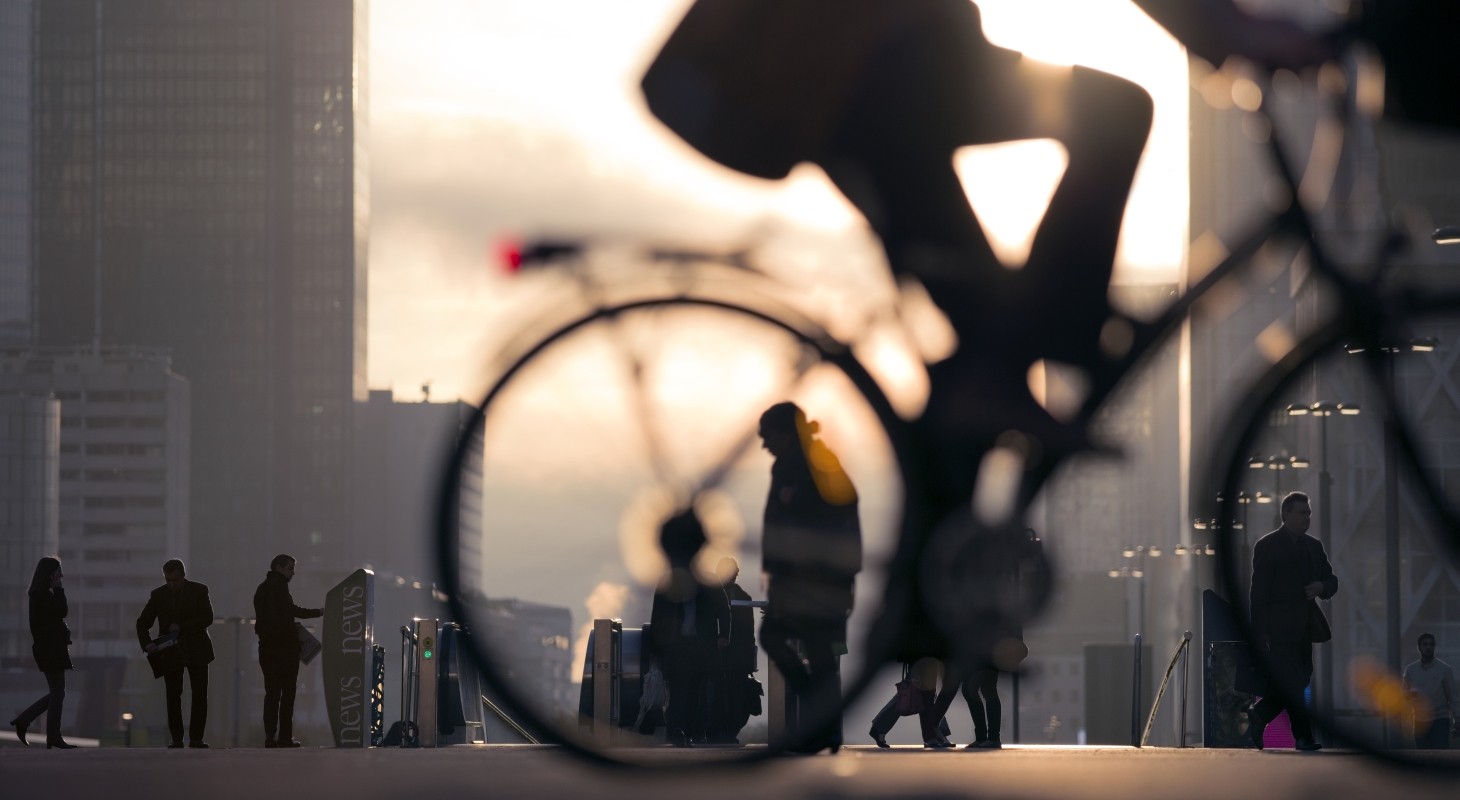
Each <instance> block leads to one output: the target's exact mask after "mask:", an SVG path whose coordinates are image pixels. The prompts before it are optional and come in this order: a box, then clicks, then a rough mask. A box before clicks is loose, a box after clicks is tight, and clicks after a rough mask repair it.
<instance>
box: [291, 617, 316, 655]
mask: <svg viewBox="0 0 1460 800" xmlns="http://www.w3.org/2000/svg"><path fill="white" fill-rule="evenodd" d="M294 630H295V632H297V633H298V634H299V663H301V664H308V663H309V662H311V661H313V660H314V657H315V656H317V655H319V651H320V650H321V649H323V645H321V644H320V643H319V640H318V639H316V638H314V634H312V633H310V632H309V629H308V628H306V627H304V623H302V622H296V623H294Z"/></svg>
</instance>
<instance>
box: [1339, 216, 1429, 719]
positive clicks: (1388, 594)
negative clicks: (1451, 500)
mask: <svg viewBox="0 0 1460 800" xmlns="http://www.w3.org/2000/svg"><path fill="white" fill-rule="evenodd" d="M1436 233H1439V232H1438V231H1437V232H1436ZM1435 241H1437V242H1439V241H1440V239H1439V238H1438V237H1436V240H1435ZM1437 346H1439V340H1438V339H1434V338H1416V339H1408V340H1402V341H1394V342H1386V343H1384V344H1380V345H1379V346H1377V347H1376V348H1374V351H1375V353H1378V354H1380V355H1381V357H1383V358H1384V385H1385V387H1386V388H1387V389H1388V390H1389V391H1390V392H1393V391H1394V380H1395V375H1394V358H1395V356H1397V355H1399V354H1400V353H1430V352H1434V350H1435V348H1436V347H1437ZM1344 349H1345V350H1346V351H1348V353H1349V354H1350V355H1358V354H1360V353H1366V352H1368V348H1366V347H1364V346H1363V345H1362V344H1351V345H1348V346H1346V347H1345V348H1344ZM1392 406H1393V403H1387V404H1386V406H1385V413H1384V603H1385V606H1386V609H1385V623H1386V625H1385V627H1386V628H1387V630H1386V631H1385V637H1384V638H1385V648H1384V649H1385V656H1386V658H1385V661H1386V663H1387V664H1388V666H1389V669H1390V670H1393V672H1394V674H1395V675H1398V674H1399V673H1400V672H1401V671H1402V670H1403V669H1404V662H1403V658H1404V655H1403V649H1402V647H1401V646H1400V643H1399V634H1400V631H1399V626H1400V624H1401V622H1400V620H1401V617H1400V613H1399V602H1400V600H1399V579H1400V575H1399V572H1400V570H1399V557H1400V548H1399V454H1398V451H1397V450H1396V449H1395V447H1394V440H1395V439H1396V433H1397V431H1396V422H1395V418H1394V409H1393V407H1392ZM1390 727H1391V726H1390V725H1389V723H1388V722H1385V724H1384V730H1385V737H1384V738H1385V740H1386V743H1387V742H1388V740H1389V739H1390V733H1389V731H1390Z"/></svg>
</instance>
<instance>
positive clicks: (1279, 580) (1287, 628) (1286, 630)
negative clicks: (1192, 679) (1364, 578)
mask: <svg viewBox="0 0 1460 800" xmlns="http://www.w3.org/2000/svg"><path fill="white" fill-rule="evenodd" d="M1281 516H1282V522H1283V524H1282V527H1279V528H1278V529H1277V530H1275V531H1273V532H1272V533H1269V534H1268V535H1266V536H1264V537H1262V538H1261V539H1259V540H1257V545H1256V546H1254V547H1253V549H1252V591H1251V600H1252V632H1253V636H1254V639H1255V640H1256V641H1255V642H1254V644H1255V645H1256V647H1257V648H1258V650H1259V651H1261V652H1262V653H1263V654H1265V655H1266V660H1267V664H1268V666H1269V668H1270V671H1271V677H1272V678H1273V679H1274V680H1275V681H1276V684H1277V685H1275V686H1271V687H1269V688H1270V690H1269V692H1268V694H1267V696H1265V697H1263V698H1262V699H1261V700H1260V701H1258V702H1257V703H1254V704H1253V706H1252V708H1251V709H1249V710H1248V712H1247V718H1248V734H1249V735H1250V736H1251V737H1252V743H1253V745H1254V746H1255V747H1257V749H1259V750H1261V749H1262V732H1263V729H1264V728H1265V727H1267V723H1268V722H1270V721H1272V719H1273V718H1274V717H1276V716H1277V715H1278V714H1280V713H1282V711H1283V709H1287V712H1288V719H1289V720H1290V721H1291V722H1292V726H1293V738H1294V739H1296V740H1297V748H1298V749H1299V750H1308V751H1311V750H1318V749H1321V745H1319V744H1318V743H1317V742H1316V741H1314V740H1313V728H1312V724H1311V723H1310V721H1309V719H1308V711H1307V709H1306V708H1304V706H1303V689H1304V687H1306V686H1307V685H1308V681H1309V679H1311V678H1312V677H1313V644H1314V643H1315V642H1326V641H1328V640H1329V639H1331V638H1333V634H1332V632H1331V631H1330V629H1329V627H1328V619H1327V618H1326V617H1324V616H1323V611H1322V609H1320V608H1319V607H1318V602H1317V601H1318V598H1322V599H1324V600H1327V599H1329V598H1330V597H1333V596H1334V595H1335V594H1337V593H1338V578H1337V577H1336V576H1335V575H1334V574H1333V567H1332V566H1331V565H1330V564H1329V563H1328V555H1327V554H1326V553H1324V552H1323V543H1322V542H1319V541H1318V540H1317V539H1314V538H1313V537H1311V536H1309V535H1308V526H1309V525H1311V524H1312V522H1313V507H1312V504H1311V503H1309V502H1308V495H1306V494H1303V493H1302V492H1293V493H1292V494H1289V495H1288V496H1287V497H1284V498H1283V502H1282V506H1281Z"/></svg>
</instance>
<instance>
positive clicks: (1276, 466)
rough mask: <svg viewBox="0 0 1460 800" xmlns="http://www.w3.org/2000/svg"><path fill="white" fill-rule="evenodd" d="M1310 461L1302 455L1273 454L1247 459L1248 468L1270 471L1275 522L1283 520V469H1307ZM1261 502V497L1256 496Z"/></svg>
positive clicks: (1280, 522)
mask: <svg viewBox="0 0 1460 800" xmlns="http://www.w3.org/2000/svg"><path fill="white" fill-rule="evenodd" d="M1311 465H1312V462H1311V461H1309V460H1308V459H1307V458H1304V457H1303V456H1290V455H1275V456H1266V457H1264V456H1253V457H1252V458H1249V459H1247V466H1248V468H1249V469H1265V470H1267V471H1268V472H1271V473H1272V500H1271V501H1270V502H1272V503H1275V504H1276V505H1277V508H1276V509H1275V511H1276V512H1277V524H1278V525H1281V524H1282V522H1283V512H1282V494H1283V471H1284V470H1288V469H1307V468H1308V467H1309V466H1311ZM1257 502H1259V503H1261V502H1262V499H1261V498H1258V500H1257Z"/></svg>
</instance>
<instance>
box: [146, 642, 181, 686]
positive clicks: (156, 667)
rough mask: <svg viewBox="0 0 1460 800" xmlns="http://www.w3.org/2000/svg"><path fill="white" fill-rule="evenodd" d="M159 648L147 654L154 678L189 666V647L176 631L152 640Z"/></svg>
mask: <svg viewBox="0 0 1460 800" xmlns="http://www.w3.org/2000/svg"><path fill="white" fill-rule="evenodd" d="M152 644H155V645H157V650H156V651H154V652H151V653H148V654H147V663H148V664H149V665H151V667H152V677H153V679H154V680H155V679H157V678H161V677H162V676H163V675H166V674H167V673H169V672H177V671H179V670H181V669H182V668H183V667H186V666H187V663H188V657H187V649H186V648H184V647H183V644H182V639H181V638H179V637H178V634H176V633H167V634H163V635H162V636H159V637H157V638H156V639H153V640H152Z"/></svg>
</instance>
